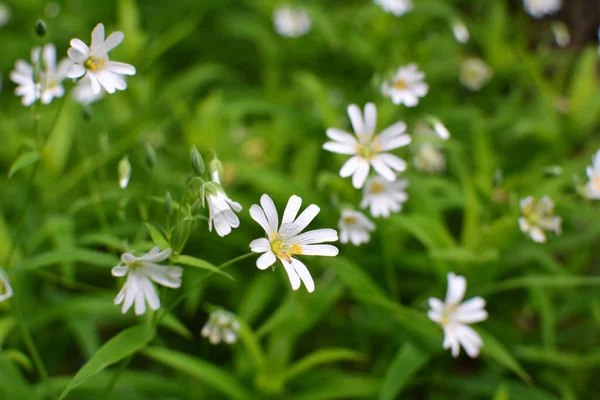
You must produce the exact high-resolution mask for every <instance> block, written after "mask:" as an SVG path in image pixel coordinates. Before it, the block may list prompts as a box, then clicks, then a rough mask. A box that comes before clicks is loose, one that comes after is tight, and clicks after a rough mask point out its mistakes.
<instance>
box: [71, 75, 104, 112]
mask: <svg viewBox="0 0 600 400" xmlns="http://www.w3.org/2000/svg"><path fill="white" fill-rule="evenodd" d="M72 93H73V98H75V101H76V102H78V103H79V104H81V105H84V106H88V105H90V104H92V103H94V102H96V101H98V100H100V99H101V98H102V97H104V93H106V92H104V91H100V93H94V91H92V80H91V79H90V78H89V77H88V76H85V77H83V78H82V79H80V80H79V82H77V85H76V86H75V87H74V88H73V92H72Z"/></svg>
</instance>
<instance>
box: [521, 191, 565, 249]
mask: <svg viewBox="0 0 600 400" xmlns="http://www.w3.org/2000/svg"><path fill="white" fill-rule="evenodd" d="M520 205H521V212H522V213H523V216H522V217H519V228H520V229H521V232H523V233H527V234H528V235H529V236H530V237H531V239H532V240H533V241H534V242H537V243H545V242H546V234H545V233H544V230H547V231H552V232H554V233H555V234H557V235H560V234H561V224H562V219H561V217H558V216H556V215H554V202H553V201H552V200H551V199H550V197H548V196H544V197H542V198H541V199H539V200H537V199H534V198H533V197H532V196H527V197H525V198H523V199H521V201H520Z"/></svg>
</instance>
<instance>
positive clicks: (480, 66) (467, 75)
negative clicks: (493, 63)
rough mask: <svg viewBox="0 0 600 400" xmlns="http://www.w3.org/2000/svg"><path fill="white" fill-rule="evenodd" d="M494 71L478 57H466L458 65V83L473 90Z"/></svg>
mask: <svg viewBox="0 0 600 400" xmlns="http://www.w3.org/2000/svg"><path fill="white" fill-rule="evenodd" d="M493 74H494V72H493V71H492V69H491V68H490V67H489V66H488V65H487V64H486V63H485V62H484V61H483V60H482V59H480V58H468V59H466V60H465V61H463V62H462V64H461V65H460V83H462V84H463V86H465V87H466V88H467V89H469V90H471V91H473V92H475V91H477V90H479V89H481V88H482V87H483V85H484V84H485V83H486V82H487V81H488V80H490V78H491V77H492V75H493Z"/></svg>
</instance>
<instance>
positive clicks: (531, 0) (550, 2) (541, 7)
mask: <svg viewBox="0 0 600 400" xmlns="http://www.w3.org/2000/svg"><path fill="white" fill-rule="evenodd" d="M523 6H524V7H525V11H527V12H528V13H529V15H531V16H532V17H534V18H542V17H543V16H544V15H551V14H554V13H555V12H557V11H558V10H560V8H561V7H562V0H523Z"/></svg>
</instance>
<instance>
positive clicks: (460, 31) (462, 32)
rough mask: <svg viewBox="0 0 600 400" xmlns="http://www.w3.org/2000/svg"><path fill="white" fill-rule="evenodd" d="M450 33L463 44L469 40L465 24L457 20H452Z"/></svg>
mask: <svg viewBox="0 0 600 400" xmlns="http://www.w3.org/2000/svg"><path fill="white" fill-rule="evenodd" d="M450 25H451V28H452V34H453V35H454V38H455V39H456V41H457V42H458V43H460V44H465V43H467V42H468V41H469V39H470V35H469V30H468V29H467V26H466V25H465V24H464V23H463V22H462V21H459V20H454V21H452V22H451V24H450Z"/></svg>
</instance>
